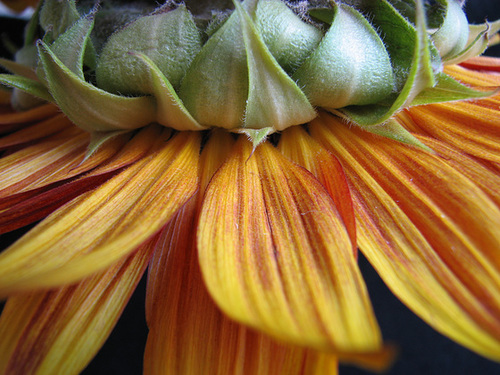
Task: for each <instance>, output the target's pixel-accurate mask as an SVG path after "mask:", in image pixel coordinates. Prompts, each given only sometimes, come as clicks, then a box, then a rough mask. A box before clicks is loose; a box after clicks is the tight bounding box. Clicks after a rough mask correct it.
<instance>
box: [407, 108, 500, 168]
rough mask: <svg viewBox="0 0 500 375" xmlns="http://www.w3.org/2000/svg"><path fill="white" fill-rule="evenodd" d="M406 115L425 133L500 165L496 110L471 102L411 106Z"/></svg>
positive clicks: (499, 125) (499, 118) (499, 122)
mask: <svg viewBox="0 0 500 375" xmlns="http://www.w3.org/2000/svg"><path fill="white" fill-rule="evenodd" d="M408 114H409V115H410V116H411V118H412V119H413V121H414V123H415V124H416V125H417V126H418V127H419V128H420V129H421V130H423V131H424V133H425V134H428V135H430V136H432V137H433V138H437V139H439V140H441V141H443V142H446V143H448V144H450V145H452V146H454V147H456V148H458V149H459V150H462V151H465V152H467V153H469V154H471V155H474V156H477V157H479V158H481V159H485V160H489V161H493V162H496V163H499V162H500V111H498V108H496V109H492V108H486V107H484V106H479V105H475V104H473V103H467V102H461V103H443V104H433V105H428V106H420V107H412V108H411V109H410V110H408Z"/></svg>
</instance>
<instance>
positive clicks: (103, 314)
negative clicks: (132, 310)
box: [0, 246, 151, 374]
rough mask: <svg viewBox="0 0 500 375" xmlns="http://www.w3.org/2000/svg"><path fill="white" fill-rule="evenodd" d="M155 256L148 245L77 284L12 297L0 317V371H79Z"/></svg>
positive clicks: (75, 372)
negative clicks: (0, 338)
mask: <svg viewBox="0 0 500 375" xmlns="http://www.w3.org/2000/svg"><path fill="white" fill-rule="evenodd" d="M150 254H151V246H143V247H142V248H141V249H139V250H138V251H137V252H136V253H135V254H134V255H132V256H130V257H129V258H127V259H125V260H123V261H120V262H118V263H117V264H115V265H114V266H112V267H111V268H110V269H109V270H107V271H106V272H104V273H100V274H97V275H95V276H93V277H91V278H89V279H85V280H83V281H81V282H79V283H78V284H75V285H71V286H67V287H64V288H60V289H55V290H52V291H49V292H31V293H29V294H22V295H18V296H14V297H11V298H9V300H8V301H7V304H6V305H5V309H4V311H3V313H2V316H1V318H0V336H1V337H2V340H0V373H2V374H35V373H36V374H78V373H80V371H82V370H83V368H84V367H85V366H86V365H87V364H88V362H90V360H91V359H92V357H93V356H94V355H95V354H96V353H97V351H98V350H99V348H100V347H101V346H102V344H103V343H104V341H105V340H106V338H107V337H108V335H109V334H110V333H111V330H112V329H113V327H114V325H115V324H116V322H117V320H118V318H119V317H120V315H121V312H122V311H123V308H124V307H125V305H126V304H127V302H128V300H129V298H130V296H131V295H132V292H133V291H134V289H135V287H136V285H137V283H138V282H139V280H140V279H141V276H142V274H143V273H144V270H145V269H146V266H147V264H148V260H149V258H150Z"/></svg>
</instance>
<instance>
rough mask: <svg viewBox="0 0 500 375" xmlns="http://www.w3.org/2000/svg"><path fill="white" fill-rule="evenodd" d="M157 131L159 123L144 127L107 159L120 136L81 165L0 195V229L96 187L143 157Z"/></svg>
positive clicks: (31, 218) (38, 216) (31, 219)
mask: <svg viewBox="0 0 500 375" xmlns="http://www.w3.org/2000/svg"><path fill="white" fill-rule="evenodd" d="M159 135H160V128H159V127H154V126H153V127H148V128H144V129H143V130H141V131H140V132H139V133H138V134H137V135H136V136H135V137H134V138H132V139H131V140H130V141H129V142H128V143H127V144H126V145H125V147H123V148H122V150H120V152H119V153H118V154H116V155H115V156H114V157H113V158H112V159H111V160H109V161H108V160H107V159H109V158H110V157H111V156H113V154H114V153H115V152H116V147H119V146H120V145H121V142H122V139H114V140H112V141H110V142H108V143H106V144H105V145H104V146H103V147H102V148H101V149H100V150H98V151H97V152H96V153H95V154H94V155H92V157H91V158H89V159H88V160H86V161H85V162H83V163H81V164H80V165H78V166H76V167H72V168H71V167H69V169H68V168H66V169H63V170H59V171H57V173H54V174H53V175H52V176H51V180H47V179H43V178H41V182H42V183H41V184H40V185H41V187H39V188H37V189H33V188H32V187H33V184H32V185H30V187H31V190H28V191H24V192H21V193H17V194H14V195H11V196H7V197H5V198H0V210H1V211H0V233H6V232H9V231H11V230H14V229H17V228H21V227H23V226H25V225H27V224H30V223H33V222H35V221H37V220H40V219H43V218H44V217H45V216H47V215H48V214H50V213H52V212H53V211H55V210H56V209H57V208H59V207H60V206H62V205H63V204H65V203H66V202H68V201H70V200H71V199H73V198H75V197H77V196H79V195H81V194H83V193H84V192H86V191H89V190H91V189H93V188H96V187H98V186H99V185H101V184H102V183H104V182H105V181H106V180H108V179H109V178H110V177H111V176H112V175H114V174H116V173H117V172H118V171H119V170H120V169H121V168H123V167H126V166H127V165H130V164H132V163H133V162H135V161H137V160H139V159H140V158H141V157H143V156H144V155H145V154H146V153H147V152H148V150H149V149H150V148H151V144H152V142H153V143H154V140H155V139H157V137H158V136H159ZM80 157H83V153H82V154H81V155H80ZM99 164H102V165H100V166H99V167H98V168H96V169H94V170H92V171H91V172H89V173H87V174H86V175H84V176H82V177H80V178H77V179H73V180H70V181H69V182H66V181H67V180H68V179H69V178H70V177H73V176H76V175H78V174H81V173H83V172H85V171H88V170H89V169H91V168H92V167H93V166H95V165H99ZM63 182H65V183H64V184H61V183H63ZM51 183H52V184H51Z"/></svg>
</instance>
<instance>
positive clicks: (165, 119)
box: [135, 54, 205, 130]
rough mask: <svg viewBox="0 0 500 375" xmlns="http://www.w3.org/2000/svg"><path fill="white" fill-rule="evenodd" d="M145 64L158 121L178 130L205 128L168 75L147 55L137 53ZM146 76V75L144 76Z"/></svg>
mask: <svg viewBox="0 0 500 375" xmlns="http://www.w3.org/2000/svg"><path fill="white" fill-rule="evenodd" d="M135 56H137V57H138V58H139V59H140V60H141V61H142V62H143V64H144V65H145V67H146V72H147V74H149V77H147V78H148V79H147V81H149V90H148V91H150V92H149V93H150V94H152V95H154V97H155V99H156V105H157V114H156V121H157V122H158V123H159V124H161V125H164V126H167V127H170V128H173V129H176V130H203V129H205V127H204V126H201V125H200V124H198V122H197V121H196V120H195V119H194V118H193V117H192V116H191V114H190V113H189V112H188V110H187V109H186V107H184V104H183V103H182V101H181V99H180V98H179V96H178V95H177V93H176V92H175V90H174V87H173V86H172V84H171V83H170V82H169V80H168V79H167V77H165V76H164V75H163V73H162V72H161V71H160V69H159V68H158V66H156V64H155V63H154V62H153V61H152V60H151V59H150V58H149V57H147V56H146V55H143V54H135ZM144 78H146V77H144Z"/></svg>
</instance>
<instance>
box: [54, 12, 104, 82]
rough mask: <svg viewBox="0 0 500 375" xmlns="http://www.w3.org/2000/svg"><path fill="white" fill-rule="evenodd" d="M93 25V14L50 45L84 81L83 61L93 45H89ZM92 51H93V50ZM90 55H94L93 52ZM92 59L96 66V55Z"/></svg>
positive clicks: (55, 53)
mask: <svg viewBox="0 0 500 375" xmlns="http://www.w3.org/2000/svg"><path fill="white" fill-rule="evenodd" d="M93 25H94V15H93V14H92V13H91V14H89V15H87V16H84V17H82V18H80V19H79V20H78V21H76V22H75V23H74V24H73V25H72V26H71V27H69V28H68V29H67V30H66V31H65V32H64V33H63V34H61V35H60V36H59V37H58V38H57V39H56V41H55V42H54V43H52V44H51V45H50V50H51V51H52V52H53V53H54V55H55V56H57V58H58V59H59V60H60V61H61V62H62V63H63V64H64V65H65V66H66V67H67V68H68V69H69V70H70V71H71V72H73V73H74V74H75V75H77V76H78V77H79V78H80V79H84V75H83V61H84V56H85V54H86V52H85V51H87V50H88V49H89V47H88V46H90V45H91V44H89V43H90V32H91V31H92V27H93ZM90 48H91V47H90ZM90 50H91V51H93V50H92V48H91V49H90ZM89 54H90V55H93V52H90V53H89ZM91 59H92V60H93V63H92V64H93V65H94V66H95V55H94V56H93V57H91Z"/></svg>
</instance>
